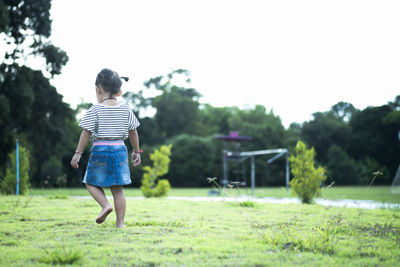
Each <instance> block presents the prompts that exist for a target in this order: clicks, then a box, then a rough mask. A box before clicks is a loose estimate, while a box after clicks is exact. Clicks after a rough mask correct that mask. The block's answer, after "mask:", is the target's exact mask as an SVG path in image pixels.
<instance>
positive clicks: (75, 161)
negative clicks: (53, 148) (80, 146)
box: [71, 152, 81, 169]
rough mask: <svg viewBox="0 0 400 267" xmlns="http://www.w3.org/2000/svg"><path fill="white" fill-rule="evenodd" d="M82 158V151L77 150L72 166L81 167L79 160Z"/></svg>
mask: <svg viewBox="0 0 400 267" xmlns="http://www.w3.org/2000/svg"><path fill="white" fill-rule="evenodd" d="M80 159H81V153H77V152H76V153H75V154H74V156H73V157H72V160H71V166H72V168H74V169H78V168H79V165H78V162H79V160H80Z"/></svg>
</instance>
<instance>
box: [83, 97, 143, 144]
mask: <svg viewBox="0 0 400 267" xmlns="http://www.w3.org/2000/svg"><path fill="white" fill-rule="evenodd" d="M139 125H140V123H139V121H138V119H137V118H136V116H135V114H133V112H132V111H131V110H130V109H129V107H128V105H125V104H121V105H117V106H106V105H103V104H95V105H93V106H92V107H91V108H90V109H89V110H88V111H87V112H86V114H85V116H83V118H82V120H81V121H80V123H79V126H80V127H82V128H84V129H86V130H88V131H89V132H91V133H92V136H91V139H90V140H92V141H94V140H96V139H106V140H125V139H127V138H128V131H129V130H134V129H136V128H137V127H139Z"/></svg>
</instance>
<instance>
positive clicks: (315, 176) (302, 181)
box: [289, 141, 326, 203]
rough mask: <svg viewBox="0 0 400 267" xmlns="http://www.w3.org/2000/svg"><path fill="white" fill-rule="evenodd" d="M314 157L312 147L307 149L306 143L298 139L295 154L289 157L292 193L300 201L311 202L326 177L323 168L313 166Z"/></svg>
mask: <svg viewBox="0 0 400 267" xmlns="http://www.w3.org/2000/svg"><path fill="white" fill-rule="evenodd" d="M314 157H315V151H314V148H311V149H307V147H306V145H305V144H304V143H303V142H302V141H299V142H297V145H296V151H295V154H294V155H293V154H292V155H290V158H289V161H290V166H291V172H292V174H293V178H292V180H291V181H290V186H291V188H292V190H293V191H292V193H295V194H296V195H297V196H298V197H299V198H300V200H301V202H302V203H311V202H312V200H313V198H314V197H315V196H316V195H317V194H318V193H319V192H320V191H321V188H320V186H321V183H322V182H323V181H325V179H326V178H325V170H324V168H322V167H318V168H315V166H314V165H315V163H314Z"/></svg>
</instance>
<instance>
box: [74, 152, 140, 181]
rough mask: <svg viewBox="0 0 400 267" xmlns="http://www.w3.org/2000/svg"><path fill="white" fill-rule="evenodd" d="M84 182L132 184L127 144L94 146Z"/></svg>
mask: <svg viewBox="0 0 400 267" xmlns="http://www.w3.org/2000/svg"><path fill="white" fill-rule="evenodd" d="M82 182H83V183H85V184H90V185H95V186H101V187H109V186H113V185H127V184H131V183H132V180H131V176H130V172H129V162H128V151H127V149H126V146H125V145H95V146H93V147H92V149H91V154H90V157H89V163H88V166H87V169H86V173H85V177H84V178H83V181H82Z"/></svg>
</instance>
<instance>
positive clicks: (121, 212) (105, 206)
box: [71, 69, 141, 228]
mask: <svg viewBox="0 0 400 267" xmlns="http://www.w3.org/2000/svg"><path fill="white" fill-rule="evenodd" d="M121 79H124V80H126V81H127V80H128V78H126V77H119V75H118V74H117V73H116V72H115V71H112V70H110V69H103V70H101V72H100V73H99V74H98V75H97V78H96V82H95V85H96V96H97V101H98V104H95V105H93V106H92V107H91V108H90V109H89V110H88V111H87V112H86V114H85V115H84V117H83V118H82V120H81V121H80V123H79V126H80V127H82V128H83V129H82V133H81V135H80V138H79V143H78V146H77V148H76V151H75V154H74V156H73V157H72V160H71V166H72V167H73V168H75V169H77V168H78V167H79V165H78V162H79V160H80V158H81V155H82V152H83V150H84V149H85V147H86V145H87V144H88V142H89V141H92V142H93V146H92V148H91V154H90V158H89V163H88V166H87V170H86V173H85V176H84V178H83V183H85V185H86V188H87V190H88V191H89V193H90V194H91V195H92V196H93V198H94V199H95V200H96V201H97V202H98V203H99V204H100V206H101V212H100V214H99V216H97V218H96V223H102V222H104V221H105V219H106V218H107V216H108V214H110V213H111V212H112V211H113V207H112V205H111V204H110V203H109V202H108V200H107V197H106V195H105V193H104V190H103V187H110V188H111V192H112V195H113V198H114V207H115V212H116V217H117V218H116V227H117V228H121V227H125V223H124V217H125V211H126V200H125V195H124V190H123V186H124V185H127V184H130V183H132V181H131V178H130V172H129V163H128V152H127V148H126V146H125V144H124V140H125V139H127V138H129V141H130V143H131V145H132V149H133V152H132V163H133V166H134V167H135V166H137V165H139V164H140V162H141V158H140V153H141V151H140V150H139V136H138V133H137V130H136V128H137V127H139V125H140V123H139V121H138V120H137V118H136V116H135V115H134V114H133V112H132V111H131V110H130V109H129V107H128V106H127V105H125V104H120V103H119V102H118V100H117V97H118V96H120V95H121V94H122V92H121V85H122V80H121Z"/></svg>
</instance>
